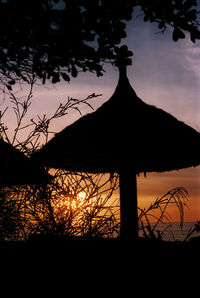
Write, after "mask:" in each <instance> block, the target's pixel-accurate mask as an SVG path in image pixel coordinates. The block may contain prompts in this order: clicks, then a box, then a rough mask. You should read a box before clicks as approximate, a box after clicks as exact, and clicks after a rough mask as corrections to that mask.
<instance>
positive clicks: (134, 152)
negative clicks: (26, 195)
mask: <svg viewBox="0 0 200 298" xmlns="http://www.w3.org/2000/svg"><path fill="white" fill-rule="evenodd" d="M34 158H36V159H37V160H39V161H40V162H42V164H43V165H45V166H49V167H53V168H61V169H67V170H72V171H86V172H91V173H94V172H119V171H120V168H126V169H132V170H133V169H135V171H136V173H139V172H152V171H157V172H162V171H170V170H174V169H181V168H186V167H191V166H197V165H199V164H200V133H198V132H197V131H195V130H194V129H193V128H191V127H190V126H188V125H186V124H184V123H183V122H181V121H178V120H177V119H176V118H175V117H173V116H172V115H170V114H169V113H167V112H165V111H163V110H161V109H158V108H156V107H154V106H152V105H148V104H146V103H144V102H143V101H142V100H141V99H140V98H138V96H137V95H136V93H135V91H134V90H133V89H132V87H131V85H130V83H129V81H128V78H127V76H126V75H125V74H124V73H123V74H121V75H120V78H119V82H118V85H117V88H116V90H115V92H114V94H113V96H112V97H111V98H110V99H109V100H108V101H107V102H105V103H104V104H103V105H102V106H101V107H100V108H99V109H98V110H97V111H95V112H94V113H91V114H87V115H85V116H83V117H82V118H80V119H79V120H78V121H76V122H75V123H73V124H72V125H70V126H68V127H66V128H65V129H64V130H62V131H61V132H60V133H58V134H56V135H55V137H54V138H53V139H52V140H50V141H49V142H48V143H47V144H46V145H45V146H44V147H43V148H42V149H41V150H40V151H39V152H38V153H36V154H35V157H34Z"/></svg>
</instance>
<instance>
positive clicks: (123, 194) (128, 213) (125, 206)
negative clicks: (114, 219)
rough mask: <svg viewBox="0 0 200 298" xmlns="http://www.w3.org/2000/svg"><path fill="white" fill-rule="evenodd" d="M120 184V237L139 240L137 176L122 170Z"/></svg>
mask: <svg viewBox="0 0 200 298" xmlns="http://www.w3.org/2000/svg"><path fill="white" fill-rule="evenodd" d="M119 183H120V217H121V228H120V237H121V238H122V239H134V240H137V239H138V211H137V178H136V174H133V172H130V171H127V170H126V169H121V170H120V173H119Z"/></svg>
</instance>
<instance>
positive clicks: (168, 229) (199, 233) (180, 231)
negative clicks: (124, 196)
mask: <svg viewBox="0 0 200 298" xmlns="http://www.w3.org/2000/svg"><path fill="white" fill-rule="evenodd" d="M196 224H197V222H184V223H183V226H182V227H181V225H180V223H179V222H171V223H159V224H158V225H157V226H156V228H155V230H154V234H155V236H158V233H160V234H161V236H162V239H163V240H165V241H184V240H185V241H186V240H187V241H188V240H190V239H191V238H193V237H200V223H199V225H198V227H199V229H196ZM154 225H155V224H154V223H152V224H151V228H153V227H154ZM158 231H159V232H158ZM139 236H141V237H143V236H144V234H143V231H142V230H140V231H139Z"/></svg>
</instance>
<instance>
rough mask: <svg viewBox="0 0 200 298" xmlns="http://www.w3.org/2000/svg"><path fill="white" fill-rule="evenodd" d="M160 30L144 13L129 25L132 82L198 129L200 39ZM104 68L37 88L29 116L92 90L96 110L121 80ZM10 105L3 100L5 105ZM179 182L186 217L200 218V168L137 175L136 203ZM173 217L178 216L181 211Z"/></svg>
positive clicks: (142, 95) (154, 102)
mask: <svg viewBox="0 0 200 298" xmlns="http://www.w3.org/2000/svg"><path fill="white" fill-rule="evenodd" d="M158 31H159V29H158V28H157V26H156V25H155V24H149V23H148V24H147V23H144V22H143V21H142V18H141V17H138V18H134V20H133V21H131V22H129V23H128V26H127V38H126V39H124V40H123V41H122V44H127V45H128V47H129V49H130V50H132V51H133V53H134V56H133V65H132V66H129V68H128V77H129V81H130V83H131V85H132V87H133V88H134V90H135V91H136V93H137V95H138V96H139V97H140V98H141V99H142V100H143V101H144V102H146V103H148V104H152V105H155V106H157V107H159V108H162V109H163V110H165V111H167V112H169V113H171V114H172V115H174V116H175V117H176V118H178V119H179V120H181V121H183V122H185V123H186V124H188V125H190V126H192V127H193V128H194V129H196V130H197V131H200V116H199V115H200V59H199V57H200V42H198V43H196V44H193V43H192V42H191V41H190V40H189V38H186V39H184V40H180V41H178V42H177V43H175V42H174V41H173V40H172V38H171V31H170V29H168V30H167V31H166V32H165V33H164V34H161V33H157V32H158ZM105 70H106V72H105V74H104V76H103V77H100V78H97V77H96V76H95V74H91V73H88V74H85V73H81V74H80V75H79V76H78V78H76V79H72V80H71V82H70V83H69V84H68V83H66V82H61V83H58V84H56V85H55V86H51V85H49V87H48V88H47V87H43V86H36V87H35V88H34V97H33V101H32V106H31V109H30V112H29V118H33V117H35V116H36V115H37V114H39V115H43V114H48V115H51V114H52V113H53V111H54V110H55V109H56V107H57V106H58V104H59V103H60V102H63V103H64V102H65V100H66V98H67V97H68V96H71V97H75V98H80V99H81V98H84V97H87V96H88V95H89V94H91V93H94V92H95V93H96V94H102V97H100V98H97V99H94V100H92V101H91V102H90V103H91V104H92V105H93V107H94V108H97V107H98V106H100V105H101V104H102V103H103V102H104V101H106V100H108V99H109V98H110V96H111V95H112V94H113V92H114V90H115V87H116V85H117V81H118V72H117V69H116V68H115V67H113V66H112V65H105ZM6 104H7V103H5V102H3V103H2V104H1V106H2V108H3V106H4V105H6ZM81 110H82V112H83V113H87V112H91V111H90V110H89V109H88V108H85V107H84V108H82V109H81ZM78 117H80V115H79V114H78V113H77V112H75V111H73V112H71V113H69V115H67V116H66V117H65V118H63V119H62V120H59V121H58V122H55V123H54V124H53V126H52V130H54V131H60V130H61V129H63V128H64V127H65V126H67V125H68V124H70V123H72V122H73V121H75V120H76V119H78ZM13 119H14V116H13ZM13 119H12V118H11V117H9V124H8V123H7V125H8V126H9V125H10V127H12V126H13V127H14V120H13ZM11 120H12V121H11ZM147 146H148V144H147ZM181 146H184V144H180V147H181ZM80 147H81V144H80ZM180 150H181V148H180ZM177 186H183V187H185V188H186V189H187V190H188V192H189V195H190V196H189V201H188V206H189V208H190V209H188V210H186V211H185V221H196V220H198V219H200V167H197V168H189V169H184V170H180V171H173V172H171V173H163V174H157V173H152V174H148V173H147V177H146V178H144V177H143V175H142V174H141V175H140V177H139V178H138V204H139V205H141V206H144V205H145V204H146V205H148V204H149V203H150V202H151V201H152V200H154V199H155V198H156V197H158V196H160V195H163V194H164V193H166V192H167V191H169V190H170V189H172V188H174V187H177ZM172 215H174V212H173V211H172ZM173 219H174V220H175V221H176V220H178V217H177V215H174V217H173Z"/></svg>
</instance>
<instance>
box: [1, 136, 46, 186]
mask: <svg viewBox="0 0 200 298" xmlns="http://www.w3.org/2000/svg"><path fill="white" fill-rule="evenodd" d="M0 153H1V164H0V187H4V186H12V185H23V184H38V183H42V182H45V181H47V179H48V177H49V176H48V175H47V174H46V173H45V172H44V170H42V169H40V168H38V167H37V166H35V165H34V163H33V161H31V160H30V159H29V158H28V157H26V156H25V155H24V154H23V153H22V152H20V151H19V150H17V149H16V148H14V147H13V146H12V145H10V144H8V143H6V142H4V141H3V140H2V139H0Z"/></svg>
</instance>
